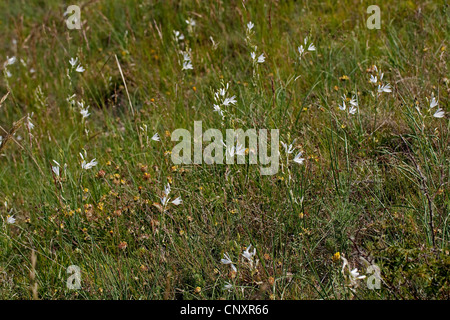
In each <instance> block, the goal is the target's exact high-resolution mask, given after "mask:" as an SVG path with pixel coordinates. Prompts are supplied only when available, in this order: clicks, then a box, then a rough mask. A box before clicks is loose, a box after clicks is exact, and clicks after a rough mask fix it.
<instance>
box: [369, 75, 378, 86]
mask: <svg viewBox="0 0 450 320" xmlns="http://www.w3.org/2000/svg"><path fill="white" fill-rule="evenodd" d="M369 81H370V83H373V84H377V82H378V79H377V76H374V75H372V74H371V75H370V80H369Z"/></svg>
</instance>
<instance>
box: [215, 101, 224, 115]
mask: <svg viewBox="0 0 450 320" xmlns="http://www.w3.org/2000/svg"><path fill="white" fill-rule="evenodd" d="M214 111H215V112H218V113H219V114H220V115H221V116H223V112H222V109H220V107H219V106H218V105H217V104H215V105H214Z"/></svg>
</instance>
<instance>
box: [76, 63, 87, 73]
mask: <svg viewBox="0 0 450 320" xmlns="http://www.w3.org/2000/svg"><path fill="white" fill-rule="evenodd" d="M84 70H85V69H84V68H83V66H82V65H81V64H79V65H78V67H77V68H76V69H75V71H76V72H80V73H81V72H84Z"/></svg>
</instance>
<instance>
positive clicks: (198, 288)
mask: <svg viewBox="0 0 450 320" xmlns="http://www.w3.org/2000/svg"><path fill="white" fill-rule="evenodd" d="M201 291H202V288H200V287H197V288H195V290H194V292H195V293H197V294H198V293H200V292H201Z"/></svg>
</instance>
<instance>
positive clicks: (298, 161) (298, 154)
mask: <svg viewBox="0 0 450 320" xmlns="http://www.w3.org/2000/svg"><path fill="white" fill-rule="evenodd" d="M301 156H302V152H299V153H297V155H296V156H295V157H294V162H296V163H298V164H303V162H304V161H305V159H304V158H301Z"/></svg>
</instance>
